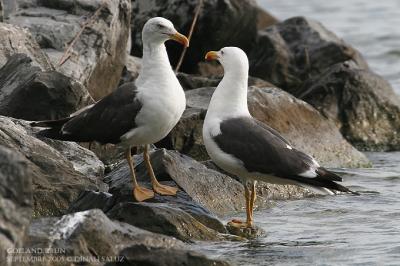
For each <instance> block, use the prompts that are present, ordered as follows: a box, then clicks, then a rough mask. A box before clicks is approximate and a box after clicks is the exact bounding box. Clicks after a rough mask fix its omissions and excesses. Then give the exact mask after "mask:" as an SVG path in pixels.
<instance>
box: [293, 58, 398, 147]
mask: <svg viewBox="0 0 400 266" xmlns="http://www.w3.org/2000/svg"><path fill="white" fill-rule="evenodd" d="M297 96H298V97H299V98H301V99H302V100H304V101H306V102H308V103H310V104H311V105H312V106H314V107H315V108H316V109H317V110H319V111H320V112H321V113H322V114H323V115H324V116H326V117H328V118H330V119H332V120H333V121H335V123H336V124H337V125H338V126H339V128H340V130H341V132H342V134H343V136H344V137H345V138H346V139H347V140H349V141H350V142H351V143H352V144H353V145H355V146H356V147H357V148H359V149H361V150H375V151H376V150H399V149H400V135H399V133H398V132H400V98H399V96H398V95H396V93H395V92H394V91H393V89H392V87H391V86H390V84H389V83H388V82H387V81H385V80H384V79H383V78H382V77H380V76H379V75H376V74H374V73H371V72H370V71H368V70H364V69H360V68H357V67H356V66H354V65H352V64H346V63H342V64H337V65H335V66H333V67H331V68H330V69H329V70H327V71H326V72H325V73H322V74H321V76H319V77H315V78H310V79H309V80H308V81H307V82H306V83H305V84H304V86H303V87H302V88H301V89H300V90H299V91H298V93H297Z"/></svg>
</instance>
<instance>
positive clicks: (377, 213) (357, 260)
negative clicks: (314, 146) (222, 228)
mask: <svg viewBox="0 0 400 266" xmlns="http://www.w3.org/2000/svg"><path fill="white" fill-rule="evenodd" d="M367 155H368V157H369V158H370V159H371V160H372V162H373V163H374V167H373V168H370V169H337V171H338V172H340V173H341V174H342V176H343V179H344V180H345V181H344V184H345V185H347V186H349V187H350V188H352V189H353V190H356V191H361V196H352V195H339V196H325V197H316V198H307V199H303V200H294V201H279V202H277V203H276V206H275V207H273V208H271V209H268V210H262V211H259V212H256V214H255V222H256V224H257V225H258V226H260V227H262V228H263V229H264V230H265V231H266V232H267V235H266V236H264V237H261V238H259V239H257V240H254V241H248V242H223V243H204V244H203V246H202V250H203V251H204V252H206V253H207V254H209V255H210V256H213V257H216V258H220V259H228V260H229V261H230V262H232V264H233V265H377V266H378V265H379V266H380V265H400V152H395V153H369V154H367ZM238 216H240V215H237V216H236V217H238ZM242 216H244V215H242ZM242 218H243V217H242Z"/></svg>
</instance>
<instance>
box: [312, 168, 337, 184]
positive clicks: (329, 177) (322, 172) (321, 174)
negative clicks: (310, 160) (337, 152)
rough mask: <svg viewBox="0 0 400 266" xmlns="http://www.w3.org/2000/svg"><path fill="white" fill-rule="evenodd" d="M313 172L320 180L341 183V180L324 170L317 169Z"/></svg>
mask: <svg viewBox="0 0 400 266" xmlns="http://www.w3.org/2000/svg"><path fill="white" fill-rule="evenodd" d="M315 172H316V173H317V174H318V177H320V178H323V179H326V180H331V181H338V182H342V178H341V177H340V176H338V175H337V174H335V173H333V172H331V171H329V170H328V169H326V168H323V167H319V168H318V169H317V170H316V171H315Z"/></svg>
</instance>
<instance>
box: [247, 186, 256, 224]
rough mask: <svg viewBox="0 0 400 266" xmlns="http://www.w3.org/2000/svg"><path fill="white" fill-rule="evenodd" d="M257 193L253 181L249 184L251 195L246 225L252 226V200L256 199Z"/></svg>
mask: <svg viewBox="0 0 400 266" xmlns="http://www.w3.org/2000/svg"><path fill="white" fill-rule="evenodd" d="M256 198H257V193H256V182H255V181H253V183H252V184H251V196H250V201H249V211H250V219H249V220H248V221H247V227H252V226H253V211H254V202H255V201H256Z"/></svg>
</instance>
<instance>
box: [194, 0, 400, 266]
mask: <svg viewBox="0 0 400 266" xmlns="http://www.w3.org/2000/svg"><path fill="white" fill-rule="evenodd" d="M259 3H260V4H261V5H262V6H263V7H264V8H266V9H267V10H269V11H270V12H271V13H272V14H274V15H276V16H277V17H278V18H279V19H282V20H283V19H286V18H289V17H292V16H299V15H302V16H307V17H310V18H313V19H316V20H319V21H321V22H322V23H323V24H324V25H325V26H326V27H327V28H328V29H330V30H332V31H333V32H335V33H336V34H337V35H338V36H339V37H341V38H343V39H344V40H346V41H347V42H349V43H351V44H352V45H353V46H354V47H356V48H357V49H359V50H360V51H361V53H362V54H363V55H364V56H365V58H366V59H367V61H368V63H369V65H370V67H371V68H372V69H373V70H374V71H375V72H377V73H378V74H380V75H382V76H384V77H385V78H386V79H387V80H389V81H390V82H391V84H392V85H393V87H394V88H395V90H396V91H397V93H400V29H399V25H400V0H385V1H383V0H382V1H370V0H335V1H323V0H259ZM367 156H368V157H369V158H370V159H371V160H372V162H373V164H374V167H373V168H370V169H336V170H337V172H340V173H341V174H342V175H343V178H344V180H345V182H344V184H345V185H347V186H350V187H351V188H352V189H353V190H357V191H362V194H361V196H352V195H339V196H326V197H318V198H307V199H303V200H295V201H279V202H277V203H276V207H274V208H271V209H268V210H263V211H259V212H256V215H255V221H256V223H257V225H259V226H261V227H262V228H263V229H265V230H266V231H267V235H266V236H265V237H262V238H259V239H257V240H255V241H249V242H245V243H243V242H223V243H204V246H202V250H203V251H205V252H206V253H207V254H209V255H210V256H213V257H217V258H221V259H228V260H230V261H231V262H232V263H233V264H234V265H400V152H397V153H368V154H367ZM242 216H243V217H241V218H244V215H242ZM227 219H228V218H227Z"/></svg>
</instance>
